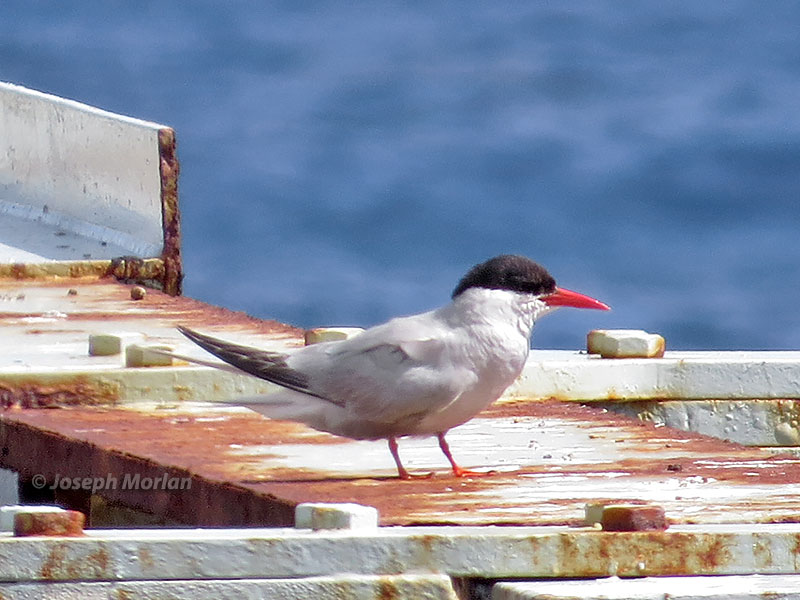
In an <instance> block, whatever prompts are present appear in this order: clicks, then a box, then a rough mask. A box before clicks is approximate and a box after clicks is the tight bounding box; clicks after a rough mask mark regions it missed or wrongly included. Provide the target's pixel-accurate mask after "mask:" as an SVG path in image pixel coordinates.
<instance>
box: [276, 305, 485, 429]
mask: <svg viewBox="0 0 800 600" xmlns="http://www.w3.org/2000/svg"><path fill="white" fill-rule="evenodd" d="M448 335H449V334H448V331H447V330H446V329H445V328H442V327H440V326H439V324H438V323H437V322H436V320H435V319H433V318H431V314H430V313H426V314H423V315H417V316H413V317H404V318H400V319H394V320H392V321H389V322H388V323H385V324H383V325H379V326H377V327H373V328H371V329H368V330H367V331H365V332H363V333H360V334H359V335H357V336H355V337H353V338H350V339H347V340H343V341H340V342H328V343H323V344H315V345H313V346H307V347H305V348H302V349H300V350H298V351H297V352H293V353H292V354H291V356H289V357H288V359H287V362H288V366H290V367H291V368H293V369H296V370H297V371H299V372H301V373H304V374H305V375H307V376H308V378H309V385H310V387H311V388H312V389H314V390H316V391H318V392H320V393H322V395H324V396H325V397H326V398H329V399H330V400H331V401H333V402H335V403H337V404H340V405H341V406H344V407H346V408H347V410H348V412H349V413H350V414H352V415H357V416H358V417H359V418H361V419H364V420H373V421H376V422H377V421H382V422H392V421H401V420H405V419H414V418H421V417H422V416H425V415H428V414H431V413H434V412H437V411H439V410H442V409H444V408H445V407H447V406H448V405H449V404H450V403H451V402H453V401H455V400H456V399H457V398H458V396H459V395H460V394H461V393H462V392H463V390H464V389H465V388H466V387H468V386H469V385H472V383H473V377H474V374H472V373H470V372H469V371H468V370H464V369H459V368H458V367H456V366H455V365H454V364H453V361H452V357H451V355H450V347H449V346H448Z"/></svg>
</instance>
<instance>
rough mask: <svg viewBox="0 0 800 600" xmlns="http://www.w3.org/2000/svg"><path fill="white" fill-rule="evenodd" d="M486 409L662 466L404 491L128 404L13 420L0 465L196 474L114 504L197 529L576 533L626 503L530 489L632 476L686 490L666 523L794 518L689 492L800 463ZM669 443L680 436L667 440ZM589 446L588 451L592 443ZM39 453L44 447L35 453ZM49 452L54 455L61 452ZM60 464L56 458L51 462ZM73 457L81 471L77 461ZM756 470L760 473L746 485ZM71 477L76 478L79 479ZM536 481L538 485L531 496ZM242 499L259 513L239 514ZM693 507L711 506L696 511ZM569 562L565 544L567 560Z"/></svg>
mask: <svg viewBox="0 0 800 600" xmlns="http://www.w3.org/2000/svg"><path fill="white" fill-rule="evenodd" d="M217 410H219V412H217ZM491 412H495V414H497V413H498V412H500V413H502V414H503V415H505V416H503V417H497V419H498V420H500V419H503V418H505V419H509V420H513V419H514V418H516V417H514V416H512V415H515V414H516V415H520V414H524V415H526V416H533V417H534V418H535V419H539V418H541V419H542V420H543V422H548V421H547V419H550V418H552V419H556V417H547V418H545V416H546V415H558V419H560V420H561V421H560V423H561V425H560V426H561V427H565V426H566V425H564V423H570V422H571V423H573V427H574V428H575V430H577V431H580V430H581V429H582V428H587V429H588V430H589V431H592V430H602V431H603V432H604V435H607V436H610V437H613V436H621V437H623V438H625V439H626V440H627V441H629V442H630V443H631V444H632V445H638V444H643V445H644V446H643V447H644V448H650V449H652V450H659V451H660V452H662V456H664V455H666V456H667V458H665V459H662V460H653V457H652V456H651V455H649V454H648V453H647V451H646V450H645V449H641V451H640V449H638V447H637V449H636V450H635V451H632V452H627V453H626V454H624V455H623V456H622V457H621V458H619V459H618V460H614V461H609V462H602V463H594V462H591V461H589V462H581V461H558V460H552V461H541V460H536V459H532V461H531V462H530V463H523V464H522V466H520V467H519V468H518V469H517V470H515V471H513V472H498V473H495V474H492V475H488V476H485V477H480V478H456V477H453V476H452V474H451V473H450V471H449V470H445V469H444V468H437V469H436V473H435V475H434V476H433V477H432V478H430V479H418V480H412V481H400V480H398V479H397V478H396V476H394V474H391V471H390V470H387V475H386V476H376V475H360V474H359V473H358V471H354V472H352V471H347V472H346V473H345V474H344V475H342V476H341V477H337V476H332V475H331V473H330V472H329V471H326V470H324V469H322V468H321V467H317V468H311V467H309V468H289V467H286V466H282V465H281V464H280V463H277V462H276V461H275V457H274V456H271V453H273V452H275V450H271V449H270V448H279V447H280V445H282V444H292V445H297V444H304V445H308V446H311V447H315V448H319V450H318V452H317V455H316V456H318V457H319V458H318V459H311V460H312V464H314V465H324V464H325V463H326V461H325V458H324V457H325V456H328V455H331V454H333V453H335V452H336V446H337V445H340V444H348V443H349V441H348V440H346V439H344V438H338V437H335V436H331V435H328V434H324V433H320V432H315V431H313V430H310V429H308V428H305V427H303V426H302V425H298V424H294V423H288V422H281V421H273V420H269V419H266V418H265V417H262V416H261V415H258V414H256V413H250V412H240V411H227V410H226V409H211V412H209V413H203V414H197V413H187V412H181V411H180V409H177V410H150V411H141V410H136V409H133V408H123V407H95V408H90V407H74V408H67V409H64V410H59V411H42V410H21V409H16V410H11V411H7V412H6V413H5V414H4V415H3V416H2V418H0V436H2V437H3V439H2V445H4V446H6V447H7V448H9V450H10V455H9V456H0V463H3V464H8V465H9V467H14V468H16V469H17V470H20V471H25V470H26V469H27V470H28V471H31V472H38V471H35V470H32V466H31V465H29V464H28V463H29V462H30V461H31V460H32V459H31V458H30V457H32V456H34V455H35V454H37V453H40V452H47V454H48V456H51V460H50V461H49V462H50V463H52V464H50V466H49V467H48V468H51V469H52V470H53V471H54V472H60V473H62V474H64V473H69V474H73V470H74V469H78V468H80V469H94V470H93V471H89V472H87V473H86V474H87V475H99V476H105V475H106V473H115V474H118V473H122V472H141V473H142V475H143V476H145V475H146V476H157V475H158V474H160V473H163V472H164V471H165V469H169V472H170V473H172V474H175V475H176V476H182V477H188V476H191V477H192V489H191V490H190V492H189V493H184V492H182V493H181V494H175V493H173V494H172V495H171V496H170V495H169V494H165V495H161V496H156V495H154V494H139V495H136V496H135V495H134V494H133V493H128V494H127V496H125V497H120V498H117V500H119V501H121V502H122V503H123V504H125V503H126V502H125V501H126V499H127V501H130V502H133V501H135V502H136V505H137V506H141V507H142V508H143V509H145V510H147V511H148V512H151V513H153V514H160V512H159V511H164V510H166V511H172V512H170V514H171V515H176V514H177V515H183V517H176V518H186V519H189V520H188V521H181V522H188V523H190V524H191V523H194V524H198V525H199V524H229V525H253V524H267V525H270V524H275V523H276V522H277V521H276V522H272V521H266V522H265V521H263V520H259V519H270V518H275V519H277V520H279V521H280V522H281V523H283V522H285V520H287V519H288V520H289V521H291V510H292V507H293V506H294V505H295V504H297V503H299V502H308V501H326V502H357V503H360V504H368V505H372V506H376V507H377V508H378V509H379V512H380V515H381V523H382V524H383V525H411V524H429V525H430V524H465V523H467V524H478V523H484V524H490V523H494V524H553V525H554V524H565V525H580V524H581V523H582V518H583V505H584V503H586V502H587V501H598V500H600V499H603V498H605V499H608V500H609V501H615V502H625V501H626V500H629V496H630V492H628V493H627V494H624V495H623V494H620V495H618V496H611V495H610V494H609V493H608V492H606V493H603V492H602V490H603V489H604V488H603V487H597V486H594V487H592V488H591V489H593V490H596V491H598V492H599V493H597V494H596V496H590V497H587V496H586V495H583V496H582V495H581V488H580V486H577V487H575V486H573V487H572V488H570V489H572V490H573V492H572V493H570V494H568V495H559V494H556V495H555V496H553V497H547V496H541V495H536V485H537V484H536V483H535V482H536V481H538V480H539V478H542V479H541V480H542V481H554V479H553V478H554V477H559V478H560V477H563V478H564V479H565V481H569V480H570V479H573V480H574V479H576V478H577V479H578V480H581V479H582V478H583V479H585V478H589V479H594V480H600V481H604V480H606V479H604V478H605V477H606V476H607V475H608V474H610V475H612V477H613V478H620V477H628V478H632V479H633V480H634V481H636V482H638V483H637V485H641V484H646V485H649V486H651V487H652V488H653V489H655V488H657V487H658V486H659V482H662V481H664V482H667V481H672V482H673V484H672V485H675V482H676V481H685V482H689V486H690V487H689V488H687V495H689V497H690V498H691V499H690V500H684V499H682V498H680V497H676V498H674V499H673V500H668V501H667V502H666V503H662V502H661V501H659V502H658V503H659V504H663V506H664V508H665V511H666V513H667V517H668V518H669V519H670V521H671V522H672V523H686V522H708V515H709V513H712V514H714V515H717V517H719V515H720V514H724V513H725V511H727V510H732V511H733V513H732V514H734V515H736V516H738V517H739V518H741V515H742V514H743V512H744V511H747V514H748V515H749V517H748V518H751V519H752V520H755V521H758V522H785V521H790V520H793V519H794V516H796V515H797V514H798V509H797V508H796V506H797V496H796V495H793V494H792V493H791V489H792V488H791V487H789V488H787V491H786V493H785V494H784V495H782V496H771V497H769V498H768V499H766V500H764V499H761V496H759V493H760V492H758V493H756V494H755V495H754V496H752V497H751V496H747V495H745V496H742V495H741V494H740V493H737V495H736V498H735V499H731V500H728V501H726V502H727V503H720V502H719V496H718V494H716V493H713V494H712V495H711V496H710V497H709V498H707V499H703V498H702V497H697V496H694V495H693V492H692V489H693V487H692V486H694V487H696V486H697V485H701V484H702V482H710V481H714V482H716V484H715V485H720V484H721V483H724V482H729V483H731V484H733V485H736V486H748V485H750V486H756V489H757V491H758V490H763V489H764V486H784V485H787V484H790V485H791V484H792V483H796V482H797V481H798V480H800V462H798V461H796V460H795V461H794V462H792V461H788V462H787V461H786V460H785V458H786V457H783V458H781V457H775V456H772V455H770V454H768V453H766V452H761V451H759V450H757V449H753V448H744V447H739V446H737V445H736V444H729V443H722V442H719V441H716V440H712V441H709V440H708V439H707V438H703V437H702V436H699V435H695V434H690V433H686V432H673V431H671V430H669V431H667V430H665V428H658V429H655V428H654V427H653V426H651V425H650V424H645V423H640V422H638V421H634V420H630V419H626V418H624V417H620V416H617V415H609V414H608V413H606V412H603V411H600V410H597V409H592V408H588V407H585V406H580V405H575V404H568V405H566V406H564V405H555V404H552V403H549V404H548V403H538V402H535V403H529V404H525V403H518V404H516V405H513V406H511V407H509V406H505V407H503V406H501V407H497V408H495V409H492V411H487V413H484V415H483V416H482V418H488V414H489V413H491ZM673 434H674V435H675V436H677V437H676V438H673V437H671V436H672V435H673ZM48 436H49V437H48ZM531 437H532V438H535V437H536V430H535V429H532V430H531ZM40 438H41V439H40ZM677 438H680V439H682V440H685V443H681V444H677V443H675V444H674V446H675V452H676V453H679V456H680V462H681V465H682V470H681V471H680V472H674V471H670V470H668V469H667V466H668V465H669V464H673V463H674V462H675V460H676V459H675V458H671V457H669V455H668V454H667V453H668V452H669V451H670V450H667V451H665V450H664V447H665V446H666V445H668V444H669V443H670V442H669V440H670V439H677ZM586 440H587V443H588V444H591V443H592V442H591V438H589V436H588V435H587V437H586ZM498 443H499V442H498ZM15 444H16V445H20V444H21V447H20V449H19V450H16V449H15V448H16V447H17V446H15ZM40 445H41V447H42V449H41V450H39V449H37V448H38V447H39V446H40ZM28 448H33V449H28ZM45 448H46V450H45ZM56 448H60V449H59V450H58V451H56ZM375 452H386V449H385V447H384V445H383V444H381V443H380V442H376V445H375ZM61 454H63V456H64V458H63V459H59V458H58V457H59V456H60V455H61ZM312 454H313V453H312ZM78 457H80V460H79V461H78V462H77V463H76V462H75V461H77V460H78ZM26 461H27V462H26ZM61 461H64V462H61ZM70 461H72V462H70ZM25 465H28V466H27V467H26V466H25ZM36 466H38V465H36ZM756 469H757V476H753V473H754V472H755V470H756ZM74 475H84V471H79V472H76V473H74ZM119 476H120V477H121V475H119ZM608 480H609V481H611V480H612V479H608ZM614 480H616V479H614ZM620 481H624V479H621V480H620ZM531 482H534V483H533V485H532V486H531ZM647 482H652V483H647ZM517 486H522V487H520V488H519V489H520V490H521V494H522V495H521V496H519V495H517V494H516V492H515V490H516V489H518V488H517ZM524 486H528V487H527V488H525V487H524ZM676 489H678V488H676ZM779 489H780V488H779ZM201 490H202V494H201ZM531 492H533V493H534V495H533V496H530V494H531ZM588 493H591V492H588ZM678 493H680V492H678ZM245 499H247V500H246V501H247V502H250V503H252V507H253V508H247V510H246V511H245V510H243V509H242V510H240V508H241V505H242V504H243V502H244V501H245ZM704 502H705V504H703V503H704ZM170 503H172V504H170ZM698 503H699V505H700V506H703V507H705V508H704V509H703V510H697V508H698ZM201 505H202V507H201ZM257 506H261V507H262V509H260V510H262V512H261V513H259V514H260V515H261V516H259V517H256V516H255V514H256V512H254V511H256V509H255V507H257ZM182 507H183V508H182ZM190 507H192V508H190ZM203 507H204V508H203ZM231 508H234V509H235V510H231ZM684 508H686V509H687V510H686V512H684ZM192 511H197V514H194V513H193V512H192ZM201 513H202V514H201ZM234 513H235V514H234ZM248 515H250V516H248ZM191 519H195V520H194V521H192V520H191ZM241 519H244V520H243V521H242V520H241ZM607 535H611V534H607ZM653 539H658V538H653ZM609 543H610V542H609ZM799 544H800V542H799ZM798 547H800V545H799V546H798ZM568 551H569V548H567V547H565V548H564V552H565V553H567V552H568ZM574 552H577V550H574ZM574 552H573V554H574ZM703 552H704V554H703V561H705V562H706V563H708V564H710V565H712V566H713V565H714V564H718V563H719V562H720V561H724V560H726V559H725V548H724V547H708V548H704V549H703ZM798 553H800V550H798ZM600 558H602V556H600Z"/></svg>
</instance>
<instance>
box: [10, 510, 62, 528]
mask: <svg viewBox="0 0 800 600" xmlns="http://www.w3.org/2000/svg"><path fill="white" fill-rule="evenodd" d="M57 512H66V511H65V510H64V509H63V508H61V507H59V506H47V505H44V504H31V505H27V506H25V505H21V504H15V505H13V506H0V531H14V518H15V517H16V516H17V515H18V514H20V513H40V514H41V513H57Z"/></svg>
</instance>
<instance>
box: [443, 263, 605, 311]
mask: <svg viewBox="0 0 800 600" xmlns="http://www.w3.org/2000/svg"><path fill="white" fill-rule="evenodd" d="M470 288H484V289H489V290H509V291H512V292H518V293H522V294H531V295H533V296H538V297H539V299H540V300H542V302H544V303H545V304H547V305H548V306H553V307H555V306H574V307H575V308H596V309H600V310H608V309H609V307H608V306H607V305H605V304H603V303H602V302H599V301H598V300H595V299H594V298H590V297H589V296H584V295H583V294H578V293H577V292H572V291H570V290H566V289H564V288H559V287H556V280H555V279H553V277H552V275H550V273H548V272H547V269H545V268H544V267H543V266H542V265H540V264H539V263H536V262H533V261H532V260H531V259H529V258H526V257H524V256H517V255H514V254H501V255H500V256H495V257H494V258H490V259H489V260H487V261H486V262H482V263H480V264H478V265H475V266H474V267H472V268H471V269H470V270H469V271H468V272H467V274H466V275H464V277H462V278H461V281H459V282H458V285H457V286H456V289H455V290H453V298H456V297H458V296H459V295H460V294H462V293H463V292H465V291H466V290H468V289H470Z"/></svg>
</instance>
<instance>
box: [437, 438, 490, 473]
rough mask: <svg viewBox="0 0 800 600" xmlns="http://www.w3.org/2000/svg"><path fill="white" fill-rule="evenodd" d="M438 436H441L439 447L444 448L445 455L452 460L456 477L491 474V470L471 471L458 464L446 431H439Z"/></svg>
mask: <svg viewBox="0 0 800 600" xmlns="http://www.w3.org/2000/svg"><path fill="white" fill-rule="evenodd" d="M436 437H438V438H439V448H441V449H442V452H444V455H445V456H446V457H447V460H449V461H450V466H452V467H453V475H455V476H456V477H480V476H483V475H489V474H490V473H491V471H490V472H488V473H487V472H481V471H470V470H468V469H462V468H461V467H459V466H458V465H457V464H456V461H455V459H454V458H453V455H452V454H451V453H450V446H449V445H448V444H447V440H446V439H444V433H437V434H436Z"/></svg>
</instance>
